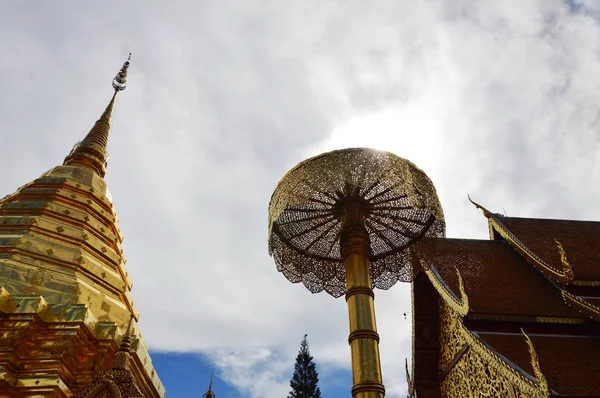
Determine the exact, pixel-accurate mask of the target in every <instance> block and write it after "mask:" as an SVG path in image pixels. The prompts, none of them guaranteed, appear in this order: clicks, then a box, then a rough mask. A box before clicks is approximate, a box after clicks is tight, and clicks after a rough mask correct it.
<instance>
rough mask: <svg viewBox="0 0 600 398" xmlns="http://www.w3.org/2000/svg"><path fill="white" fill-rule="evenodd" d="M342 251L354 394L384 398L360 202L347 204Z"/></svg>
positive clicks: (366, 242) (367, 246)
mask: <svg viewBox="0 0 600 398" xmlns="http://www.w3.org/2000/svg"><path fill="white" fill-rule="evenodd" d="M340 245H341V251H342V258H343V259H344V265H345V267H346V302H347V303H348V319H349V322H350V335H349V337H348V342H349V343H350V350H351V355H352V384H353V386H352V396H353V397H354V398H383V397H384V396H385V387H384V386H383V382H382V377H381V363H380V361H379V335H378V334H377V325H376V322H375V307H374V303H373V299H374V297H375V295H374V293H373V287H372V285H371V274H370V272H369V238H368V235H367V233H366V231H365V227H364V214H362V209H361V205H360V203H357V202H350V203H347V204H345V205H344V211H343V215H342V236H341V241H340Z"/></svg>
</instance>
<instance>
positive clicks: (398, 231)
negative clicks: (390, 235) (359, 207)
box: [371, 218, 414, 238]
mask: <svg viewBox="0 0 600 398" xmlns="http://www.w3.org/2000/svg"><path fill="white" fill-rule="evenodd" d="M371 221H373V222H374V223H377V224H379V225H381V226H382V227H385V228H388V229H391V230H392V231H394V232H397V233H399V234H400V235H402V236H406V237H411V238H414V235H412V234H409V233H407V232H406V231H400V230H398V229H396V228H394V227H393V226H391V225H388V224H384V223H382V222H381V221H377V220H376V219H374V218H371Z"/></svg>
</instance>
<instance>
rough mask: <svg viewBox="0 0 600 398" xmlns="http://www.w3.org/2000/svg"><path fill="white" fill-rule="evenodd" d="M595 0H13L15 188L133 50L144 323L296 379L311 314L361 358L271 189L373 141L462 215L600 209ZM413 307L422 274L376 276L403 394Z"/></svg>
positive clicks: (317, 345)
mask: <svg viewBox="0 0 600 398" xmlns="http://www.w3.org/2000/svg"><path fill="white" fill-rule="evenodd" d="M572 3H573V2H572ZM578 4H583V5H585V7H587V8H586V10H587V11H585V10H584V11H585V12H584V11H574V9H573V7H571V8H569V7H568V6H567V3H564V2H560V1H558V0H555V1H546V0H544V1H542V0H537V1H529V2H522V1H503V2H495V1H481V2H470V1H453V2H445V1H421V2H413V1H406V2H397V1H383V0H381V1H377V2H375V3H370V4H368V5H367V4H366V3H364V2H358V1H351V2H347V1H346V2H337V1H327V2H316V1H313V2H310V1H304V2H289V1H288V2H266V1H265V2H261V1H253V2H241V1H240V2H218V3H211V2H196V3H193V4H192V3H189V4H187V3H183V2H182V3H173V4H171V5H169V7H168V8H165V6H164V4H163V3H158V2H143V3H142V2H137V3H136V2H129V3H127V4H124V3H122V2H108V3H107V2H103V3H98V4H97V5H92V4H87V3H86V4H83V3H81V4H79V3H77V4H73V3H70V2H69V3H67V2H54V3H52V5H46V4H44V3H40V4H38V3H31V4H30V5H25V6H23V5H12V4H11V5H10V6H7V5H5V6H3V10H2V12H1V13H0V45H2V48H3V49H5V54H10V56H7V57H4V58H3V59H2V61H0V80H1V81H0V83H1V85H2V87H3V95H2V96H0V135H1V140H2V147H3V148H8V149H5V150H3V156H2V157H0V169H2V170H4V171H8V172H4V173H2V179H0V191H2V192H5V193H9V192H12V191H14V190H15V189H16V187H17V186H19V185H21V184H23V183H24V182H26V181H29V180H31V179H32V178H35V177H36V176H38V175H39V174H41V173H42V172H43V171H44V170H45V169H48V168H50V167H52V166H53V165H55V164H57V163H59V162H61V161H62V158H63V157H64V155H65V154H66V153H67V152H68V150H69V149H70V146H71V145H72V144H73V143H74V142H75V141H76V140H77V139H79V138H81V136H82V135H83V134H85V132H86V129H87V128H88V127H89V126H90V124H91V123H92V122H93V121H94V119H95V118H96V117H97V115H99V113H100V109H101V105H102V100H103V99H105V98H102V97H103V96H107V95H108V91H109V88H108V87H109V86H108V84H109V81H110V79H111V78H112V75H113V73H114V72H115V71H116V70H117V69H118V67H119V66H120V63H121V62H122V58H123V57H124V56H125V55H126V54H127V52H129V51H132V52H133V62H132V67H131V69H130V75H131V76H130V81H129V86H130V88H128V90H127V91H125V92H124V93H123V94H122V96H121V98H120V99H119V100H118V102H119V103H118V105H117V110H116V114H115V117H114V123H113V126H114V127H113V133H112V138H111V144H110V150H111V153H112V157H111V159H110V164H109V168H108V175H107V180H108V183H109V186H110V188H111V192H112V193H113V196H114V203H115V206H116V208H117V211H118V212H119V214H120V218H121V227H122V230H123V233H124V235H125V244H124V248H125V252H126V255H127V256H128V259H129V262H128V270H129V272H130V274H131V276H132V279H133V281H134V289H133V296H134V298H135V300H136V303H137V306H138V309H139V310H140V312H141V329H142V330H143V332H144V336H145V338H146V340H147V342H148V343H149V344H150V346H151V348H154V349H160V350H181V351H185V350H195V351H201V352H204V353H206V354H208V355H210V356H211V357H212V358H214V360H215V361H216V365H217V366H219V367H220V368H221V370H222V374H223V376H224V378H226V379H227V380H229V381H230V382H232V383H234V384H235V385H236V386H238V388H240V389H241V390H243V391H246V392H248V393H249V394H250V393H252V394H254V395H253V396H265V395H261V394H263V393H264V391H267V390H268V391H270V392H269V394H268V395H267V396H266V397H275V396H281V395H282V394H284V393H285V392H287V385H288V381H287V380H288V378H289V371H290V369H291V366H292V364H293V358H294V356H295V354H296V352H297V345H298V341H299V339H300V338H301V336H302V335H303V334H304V333H308V334H309V338H310V343H311V351H312V353H313V355H314V356H315V359H316V360H317V361H320V363H322V365H320V366H323V367H324V368H327V369H329V368H335V367H345V368H348V367H349V348H348V345H347V340H346V339H347V333H348V331H347V319H346V317H347V314H346V308H345V303H344V301H343V300H337V301H336V300H333V299H332V298H330V297H327V296H325V295H314V296H313V295H310V294H309V293H308V292H307V291H306V290H305V289H304V288H303V287H302V286H300V285H293V286H292V285H290V284H289V283H288V282H287V281H286V280H285V279H284V278H283V276H281V275H279V274H278V273H277V272H276V271H275V266H274V264H273V262H272V260H271V259H270V258H269V257H268V255H267V248H266V230H267V228H266V223H267V221H266V218H267V206H268V202H269V198H270V194H271V193H272V191H273V189H274V188H275V185H276V183H277V181H278V179H279V178H280V177H281V176H283V174H284V173H285V172H286V171H287V170H288V169H289V168H290V167H292V166H293V165H294V164H295V163H297V162H299V161H301V160H303V159H304V158H305V157H307V156H309V155H314V154H316V153H318V152H320V151H323V150H329V149H333V148H336V147H337V148H339V147H345V146H356V145H360V146H376V147H379V148H382V149H387V150H390V151H393V152H395V153H397V154H399V155H400V156H403V157H406V158H408V159H410V160H412V161H413V162H414V163H416V164H417V165H418V166H419V167H421V168H423V169H424V170H425V171H426V172H427V173H428V174H429V176H430V177H431V178H432V180H433V181H434V183H435V185H436V187H437V189H438V193H439V195H440V198H441V201H442V205H443V206H444V210H445V213H446V217H447V223H448V233H449V235H451V236H460V237H479V238H485V237H486V232H487V227H486V223H485V220H484V219H483V218H482V217H481V215H480V214H479V212H477V211H475V210H474V209H473V207H472V206H471V205H470V204H469V203H468V202H467V200H466V193H467V192H470V193H471V194H472V195H473V196H474V198H475V199H476V200H478V201H480V202H481V203H482V204H484V205H486V206H487V207H489V208H490V209H492V210H494V211H503V209H505V210H506V211H507V212H508V214H510V215H515V216H516V215H519V216H532V217H542V216H544V217H556V218H559V217H563V218H566V217H568V218H585V219H600V208H598V206H597V205H596V204H597V203H598V199H599V197H598V193H597V190H595V189H591V188H590V187H595V186H598V184H599V182H600V166H599V165H598V162H597V160H596V159H597V158H598V152H599V149H600V148H599V147H598V127H599V123H600V122H599V120H600V117H599V115H600V108H599V106H598V104H597V101H596V99H597V98H599V97H600V83H599V80H598V79H597V78H596V74H597V71H598V70H600V59H599V54H600V27H599V23H598V18H597V15H598V14H597V10H596V9H595V8H594V5H593V4H594V2H579V3H578ZM570 10H571V11H570ZM49 16H51V17H49ZM104 93H106V94H104ZM409 308H410V302H409V295H408V293H407V286H395V287H394V288H393V289H392V290H391V291H389V292H381V293H379V292H378V293H377V299H376V311H377V315H378V324H379V329H380V334H381V338H382V343H381V347H382V363H383V374H384V378H385V383H386V387H387V389H388V391H389V392H390V394H389V395H388V396H391V397H398V396H402V392H403V391H404V388H405V387H404V377H403V374H404V371H403V367H404V357H406V356H409V355H410V321H409V320H406V321H405V320H404V319H403V316H402V313H404V312H408V311H407V310H408V309H409ZM272 386H276V387H274V388H270V387H272ZM264 387H269V389H265V388H264Z"/></svg>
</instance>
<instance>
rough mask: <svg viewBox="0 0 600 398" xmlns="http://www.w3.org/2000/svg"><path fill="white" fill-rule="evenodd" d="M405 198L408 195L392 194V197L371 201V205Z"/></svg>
mask: <svg viewBox="0 0 600 398" xmlns="http://www.w3.org/2000/svg"><path fill="white" fill-rule="evenodd" d="M403 198H406V195H398V196H392V197H391V198H387V199H383V200H380V201H378V202H370V203H371V206H376V205H380V204H382V203H387V202H392V201H394V200H399V199H403ZM369 200H371V199H369Z"/></svg>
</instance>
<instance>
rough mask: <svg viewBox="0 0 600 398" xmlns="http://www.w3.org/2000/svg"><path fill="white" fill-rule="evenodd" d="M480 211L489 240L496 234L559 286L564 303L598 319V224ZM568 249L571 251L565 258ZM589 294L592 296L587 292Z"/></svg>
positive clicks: (599, 301) (599, 282)
mask: <svg viewBox="0 0 600 398" xmlns="http://www.w3.org/2000/svg"><path fill="white" fill-rule="evenodd" d="M469 200H470V201H471V203H473V204H474V205H475V206H476V207H477V208H478V209H481V210H482V211H483V213H484V215H485V217H486V218H487V219H488V223H489V226H490V237H491V238H492V239H493V238H494V236H495V234H498V235H499V236H500V237H501V238H502V239H504V240H506V241H507V242H508V243H509V244H510V245H511V246H512V247H513V248H514V249H515V250H516V251H517V252H518V253H519V254H520V255H521V256H522V257H523V258H525V259H526V260H527V261H528V262H529V263H531V264H533V265H534V266H535V267H536V268H537V269H538V270H539V271H541V272H542V273H543V274H544V275H546V276H547V277H548V278H550V279H551V280H553V281H555V282H557V283H558V285H556V286H557V288H558V289H560V293H561V295H562V298H563V301H564V302H565V303H566V304H567V305H569V306H570V307H572V308H574V309H576V310H577V311H579V312H580V313H581V314H583V315H585V316H586V317H589V318H592V319H595V320H600V297H598V293H597V291H596V293H594V291H590V290H589V289H586V287H588V288H589V287H594V286H600V249H599V248H598V247H599V245H598V242H597V237H598V236H600V222H592V221H575V220H552V219H532V218H515V217H505V216H502V215H500V214H495V213H492V212H490V211H489V210H487V209H485V208H484V207H483V206H481V205H479V204H478V203H475V202H474V201H472V200H471V199H470V198H469ZM567 248H568V250H569V251H570V252H571V254H570V255H567ZM590 292H592V293H590Z"/></svg>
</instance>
